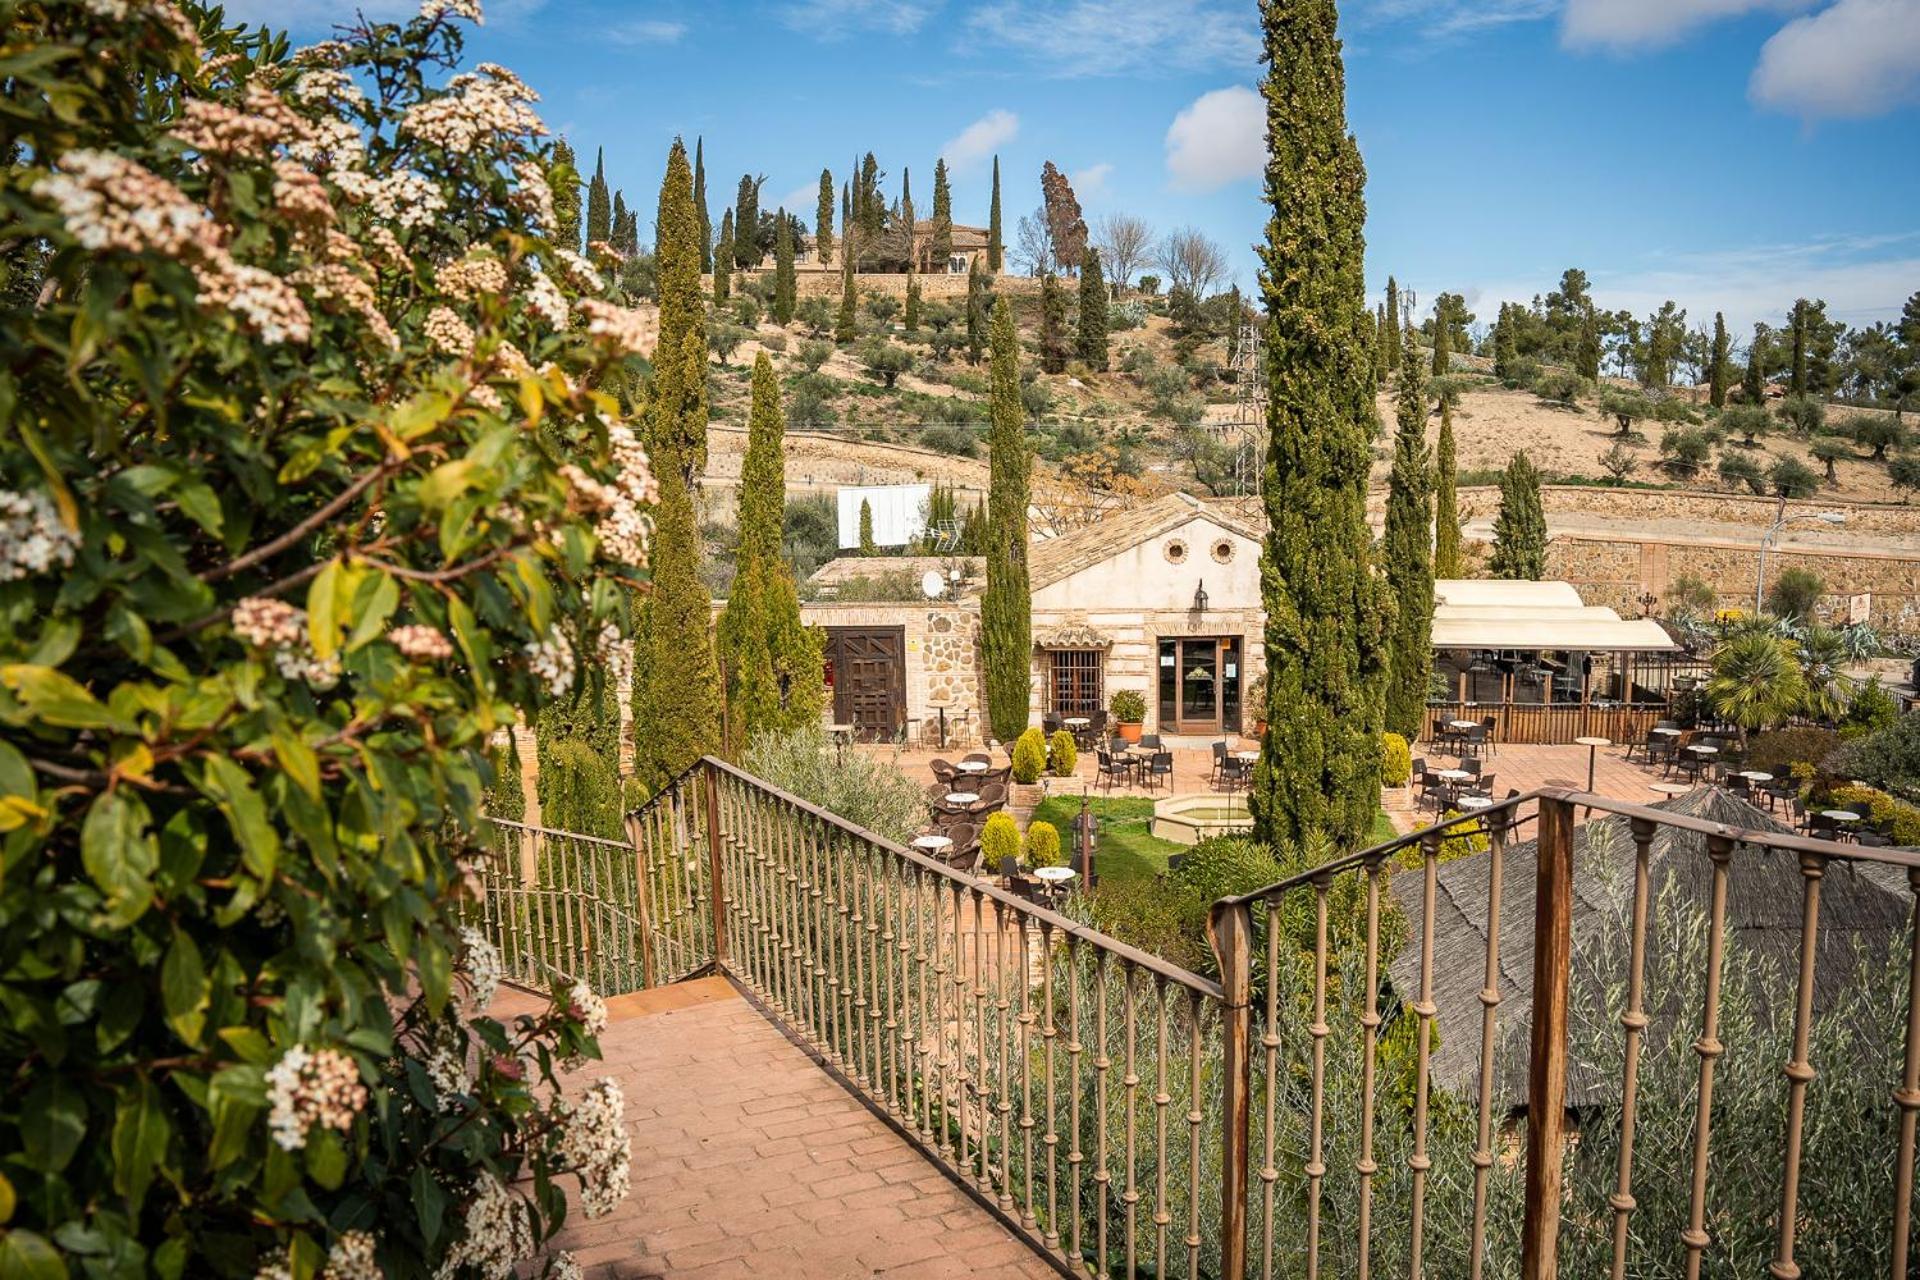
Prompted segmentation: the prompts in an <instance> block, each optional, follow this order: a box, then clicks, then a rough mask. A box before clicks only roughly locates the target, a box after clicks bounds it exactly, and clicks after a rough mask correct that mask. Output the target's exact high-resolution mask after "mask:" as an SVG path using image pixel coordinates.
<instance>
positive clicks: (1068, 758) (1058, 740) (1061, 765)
mask: <svg viewBox="0 0 1920 1280" xmlns="http://www.w3.org/2000/svg"><path fill="white" fill-rule="evenodd" d="M1079 763H1080V747H1079V745H1078V744H1077V743H1075V742H1074V740H1073V735H1072V734H1070V733H1068V732H1067V731H1066V730H1065V729H1056V730H1054V734H1053V738H1052V740H1051V741H1050V742H1049V743H1048V744H1047V770H1048V772H1050V773H1052V774H1053V776H1054V777H1056V778H1071V777H1072V776H1073V771H1074V769H1075V767H1077V766H1078V765H1079Z"/></svg>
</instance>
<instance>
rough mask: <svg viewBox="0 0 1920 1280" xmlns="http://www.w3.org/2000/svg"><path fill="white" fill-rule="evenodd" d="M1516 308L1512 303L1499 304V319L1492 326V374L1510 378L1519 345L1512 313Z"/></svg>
mask: <svg viewBox="0 0 1920 1280" xmlns="http://www.w3.org/2000/svg"><path fill="white" fill-rule="evenodd" d="M1516 310H1518V308H1516V307H1515V306H1514V305H1513V304H1512V303H1510V302H1503V303H1501V304H1500V319H1499V320H1498V321H1497V322H1495V324H1494V328H1493V376H1494V377H1496V378H1510V377H1512V376H1513V366H1514V362H1515V361H1516V360H1517V359H1519V347H1518V343H1517V342H1516V341H1515V337H1514V332H1513V327H1514V320H1513V313H1514V312H1515V311H1516Z"/></svg>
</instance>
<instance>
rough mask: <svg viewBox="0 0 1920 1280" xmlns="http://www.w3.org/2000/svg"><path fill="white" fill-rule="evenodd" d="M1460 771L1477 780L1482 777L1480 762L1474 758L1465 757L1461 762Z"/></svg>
mask: <svg viewBox="0 0 1920 1280" xmlns="http://www.w3.org/2000/svg"><path fill="white" fill-rule="evenodd" d="M1460 770H1461V772H1462V773H1465V774H1468V775H1469V776H1471V777H1475V778H1477V777H1479V776H1480V762H1479V761H1478V760H1476V759H1474V758H1473V757H1472V756H1464V757H1462V758H1461V760H1460Z"/></svg>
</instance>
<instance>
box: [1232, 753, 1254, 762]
mask: <svg viewBox="0 0 1920 1280" xmlns="http://www.w3.org/2000/svg"><path fill="white" fill-rule="evenodd" d="M1233 758H1234V759H1235V760H1244V761H1245V762H1246V763H1248V764H1256V763H1258V762H1259V759H1260V753H1259V752H1258V751H1236V752H1234V753H1233Z"/></svg>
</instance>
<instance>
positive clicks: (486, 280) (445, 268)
mask: <svg viewBox="0 0 1920 1280" xmlns="http://www.w3.org/2000/svg"><path fill="white" fill-rule="evenodd" d="M433 282H434V284H435V285H437V286H439V289H440V292H442V293H450V294H452V295H453V296H454V297H456V298H458V299H460V300H461V301H462V302H472V301H473V300H474V299H475V298H483V297H493V296H496V295H498V294H502V293H505V292H506V291H507V268H506V266H505V264H503V263H502V262H501V261H500V259H498V258H496V257H493V256H492V255H491V254H477V255H475V256H473V257H469V258H461V259H459V260H458V261H455V262H446V263H442V264H441V265H440V266H439V267H438V268H437V269H436V270H435V271H434V273H433Z"/></svg>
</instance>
